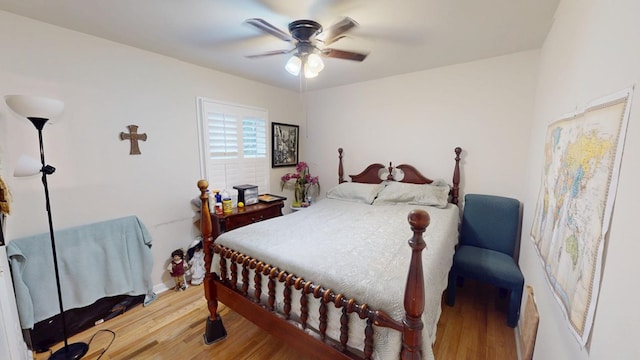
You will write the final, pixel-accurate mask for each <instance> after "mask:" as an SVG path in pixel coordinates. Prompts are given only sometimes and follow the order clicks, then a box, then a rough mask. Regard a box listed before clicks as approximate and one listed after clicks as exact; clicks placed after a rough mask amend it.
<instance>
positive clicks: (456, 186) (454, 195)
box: [451, 147, 462, 205]
mask: <svg viewBox="0 0 640 360" xmlns="http://www.w3.org/2000/svg"><path fill="white" fill-rule="evenodd" d="M454 151H455V153H456V165H455V167H454V168H453V189H451V202H452V203H454V204H456V205H458V197H459V196H460V194H459V192H460V153H461V152H462V148H460V147H457V148H455V150H454Z"/></svg>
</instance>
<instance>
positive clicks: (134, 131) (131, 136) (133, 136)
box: [120, 125, 147, 155]
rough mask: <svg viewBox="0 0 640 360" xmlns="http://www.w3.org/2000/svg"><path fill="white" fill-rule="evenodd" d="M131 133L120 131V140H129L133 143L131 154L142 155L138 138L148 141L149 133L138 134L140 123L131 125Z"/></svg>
mask: <svg viewBox="0 0 640 360" xmlns="http://www.w3.org/2000/svg"><path fill="white" fill-rule="evenodd" d="M127 128H129V133H128V134H126V133H125V132H121V133H120V140H129V142H130V143H131V150H129V155H140V154H141V152H140V147H139V146H138V140H142V141H147V134H138V125H129V126H127Z"/></svg>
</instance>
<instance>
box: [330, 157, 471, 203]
mask: <svg viewBox="0 0 640 360" xmlns="http://www.w3.org/2000/svg"><path fill="white" fill-rule="evenodd" d="M342 151H343V150H342V148H339V149H338V159H339V161H338V183H340V184H341V183H343V182H345V181H346V180H345V179H344V167H343V165H342ZM454 152H455V154H456V157H455V166H454V168H453V185H452V186H451V192H450V193H449V195H450V202H451V203H453V204H458V193H459V191H460V153H462V148H460V147H456V148H455V149H454ZM398 170H399V171H398ZM381 172H386V173H387V176H386V178H385V179H383V178H381V177H380V174H381ZM398 172H400V173H401V174H403V175H404V176H402V178H400V179H397V178H396V177H394V174H395V173H398ZM349 177H350V178H351V181H352V182H358V183H366V184H379V183H381V182H383V181H398V182H404V183H410V184H431V183H432V182H433V180H431V179H429V178H428V177H426V176H424V175H422V174H421V173H420V172H419V171H418V170H417V169H416V168H415V167H413V166H411V165H407V164H401V165H398V166H395V167H394V166H393V165H392V164H391V162H389V166H388V167H386V166H384V165H382V164H379V163H377V164H371V165H369V166H367V167H366V168H365V169H364V170H363V171H362V172H360V173H359V174H357V175H349Z"/></svg>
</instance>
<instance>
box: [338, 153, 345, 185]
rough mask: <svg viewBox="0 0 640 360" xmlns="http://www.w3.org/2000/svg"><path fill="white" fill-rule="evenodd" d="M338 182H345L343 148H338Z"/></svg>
mask: <svg viewBox="0 0 640 360" xmlns="http://www.w3.org/2000/svg"><path fill="white" fill-rule="evenodd" d="M338 159H339V160H338V184H342V183H343V182H344V169H343V168H342V148H338Z"/></svg>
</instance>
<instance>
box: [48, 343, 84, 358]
mask: <svg viewBox="0 0 640 360" xmlns="http://www.w3.org/2000/svg"><path fill="white" fill-rule="evenodd" d="M87 351H89V345H87V344H85V343H82V342H78V343H73V344H69V345H67V346H65V347H63V348H61V349H58V351H56V352H54V353H53V354H52V355H51V356H50V357H49V360H76V359H80V358H82V357H83V356H84V354H86V353H87Z"/></svg>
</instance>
